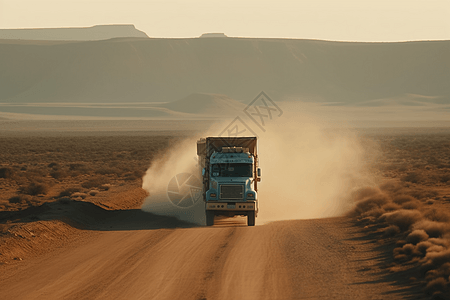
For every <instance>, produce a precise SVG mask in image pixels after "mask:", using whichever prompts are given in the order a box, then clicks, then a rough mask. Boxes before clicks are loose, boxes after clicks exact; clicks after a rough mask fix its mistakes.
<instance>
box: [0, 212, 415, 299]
mask: <svg viewBox="0 0 450 300" xmlns="http://www.w3.org/2000/svg"><path fill="white" fill-rule="evenodd" d="M217 223H218V224H217V225H215V226H214V227H211V228H206V227H194V228H177V229H164V228H160V229H143V230H138V229H136V228H135V227H136V226H134V227H133V228H131V229H130V230H127V228H126V226H121V227H120V228H111V226H108V228H106V226H107V225H105V228H104V229H103V230H102V229H101V230H93V231H91V232H90V233H89V236H88V237H87V238H85V239H83V240H82V242H80V243H79V244H77V245H72V246H71V247H66V248H63V249H59V250H56V251H53V252H52V253H49V254H48V255H44V256H41V257H39V258H36V259H30V260H25V261H22V262H18V263H17V264H16V265H14V266H8V268H4V270H3V271H4V272H2V273H1V274H0V298H1V299H193V300H200V299H404V298H405V297H408V296H411V292H410V291H409V290H407V289H405V288H404V287H400V286H396V285H395V284H393V282H389V281H388V280H386V279H385V277H384V275H383V274H382V273H380V266H379V263H380V261H378V260H377V259H376V256H377V255H378V254H379V253H377V252H374V251H373V248H374V245H373V243H368V242H367V240H364V239H362V238H361V237H362V236H361V235H360V234H358V233H357V229H356V228H354V227H352V226H351V224H350V223H349V221H348V220H347V219H344V218H333V219H319V220H298V221H280V222H273V223H269V224H266V225H261V226H255V227H247V226H245V220H243V219H237V218H235V219H231V220H230V219H226V220H222V221H220V222H217ZM408 293H409V294H408Z"/></svg>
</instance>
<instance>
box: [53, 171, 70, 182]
mask: <svg viewBox="0 0 450 300" xmlns="http://www.w3.org/2000/svg"><path fill="white" fill-rule="evenodd" d="M50 176H52V177H53V178H55V179H58V180H59V179H63V178H66V177H67V176H68V174H67V172H65V171H62V170H55V171H52V172H50Z"/></svg>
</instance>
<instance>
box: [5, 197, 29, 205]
mask: <svg viewBox="0 0 450 300" xmlns="http://www.w3.org/2000/svg"><path fill="white" fill-rule="evenodd" d="M30 200H31V197H30V196H28V195H17V196H14V197H11V198H9V199H8V201H9V203H11V204H17V203H28V202H29V201H30Z"/></svg>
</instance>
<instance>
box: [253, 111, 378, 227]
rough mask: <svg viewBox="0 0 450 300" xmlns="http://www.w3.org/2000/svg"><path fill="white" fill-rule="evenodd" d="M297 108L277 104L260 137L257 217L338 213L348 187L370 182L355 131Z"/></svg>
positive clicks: (345, 205) (343, 209)
mask: <svg viewBox="0 0 450 300" xmlns="http://www.w3.org/2000/svg"><path fill="white" fill-rule="evenodd" d="M301 108H302V107H300V106H296V105H294V104H289V105H284V106H282V109H283V110H284V114H283V115H282V116H281V117H280V118H279V119H278V120H276V121H274V122H271V123H270V124H268V126H267V131H266V132H264V133H263V134H261V136H260V144H259V156H260V166H261V169H262V181H261V183H260V190H259V199H260V204H259V205H260V213H259V214H258V221H259V222H265V221H272V220H286V219H311V218H322V217H331V216H337V215H341V214H343V213H344V212H346V211H347V210H348V209H349V205H350V202H349V201H348V200H349V195H350V194H351V192H352V190H354V189H355V188H359V187H361V186H364V185H366V184H368V183H370V182H372V181H373V178H372V175H371V174H370V172H368V168H367V163H366V156H367V155H368V153H367V150H365V149H363V147H362V145H361V142H360V140H359V138H358V136H357V134H356V133H355V132H354V131H353V130H352V129H350V128H349V127H348V126H346V125H345V124H344V123H341V124H335V123H334V124H333V123H329V122H328V121H327V120H325V119H323V118H321V117H320V116H317V115H311V114H308V113H307V112H305V111H300V109H301ZM370 155H372V156H375V155H377V154H376V151H373V153H371V154H370Z"/></svg>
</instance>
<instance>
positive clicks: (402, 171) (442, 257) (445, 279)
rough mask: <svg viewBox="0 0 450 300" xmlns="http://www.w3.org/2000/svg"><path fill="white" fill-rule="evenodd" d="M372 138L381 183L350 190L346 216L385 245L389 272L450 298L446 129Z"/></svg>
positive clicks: (435, 295) (449, 145) (435, 296)
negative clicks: (378, 149)
mask: <svg viewBox="0 0 450 300" xmlns="http://www.w3.org/2000/svg"><path fill="white" fill-rule="evenodd" d="M375 138H376V139H377V140H378V144H379V145H380V146H381V148H382V149H383V159H382V161H380V162H379V163H378V164H377V166H378V170H379V173H380V175H381V178H382V180H381V181H382V183H380V184H379V185H378V186H375V187H364V188H361V189H358V190H357V191H355V193H354V194H353V201H355V206H354V208H353V210H352V211H351V212H349V215H350V216H351V217H353V218H354V219H355V221H356V224H358V225H360V226H362V227H363V228H364V230H367V234H368V235H369V234H370V235H372V236H374V237H375V238H376V242H377V243H379V244H380V245H385V246H387V248H388V249H389V250H388V251H390V253H391V256H390V259H387V264H388V265H387V268H388V270H389V272H391V273H398V274H401V277H402V278H403V279H406V280H407V281H408V284H411V285H413V284H419V285H422V286H423V290H424V292H425V293H426V294H428V295H430V296H431V297H432V298H433V299H450V283H449V282H450V181H449V177H450V132H448V133H439V134H408V135H391V136H386V135H383V136H378V137H375Z"/></svg>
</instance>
